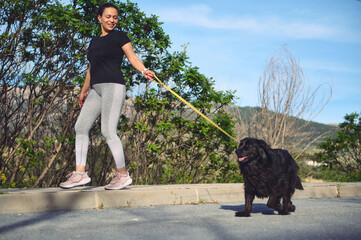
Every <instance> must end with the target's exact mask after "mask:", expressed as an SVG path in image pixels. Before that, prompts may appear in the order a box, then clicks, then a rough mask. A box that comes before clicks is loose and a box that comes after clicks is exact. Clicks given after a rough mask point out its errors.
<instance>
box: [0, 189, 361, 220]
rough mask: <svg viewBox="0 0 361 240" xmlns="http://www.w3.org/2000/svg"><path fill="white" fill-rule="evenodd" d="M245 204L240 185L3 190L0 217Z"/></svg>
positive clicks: (321, 194) (348, 193) (345, 192)
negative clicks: (71, 211) (42, 213)
mask: <svg viewBox="0 0 361 240" xmlns="http://www.w3.org/2000/svg"><path fill="white" fill-rule="evenodd" d="M303 186H304V191H299V190H296V192H295V194H294V195H293V199H306V198H336V197H361V183H303ZM217 202H222V203H225V202H240V203H241V202H242V203H243V202H244V191H243V184H242V183H236V184H187V185H152V186H143V185H133V186H129V187H128V188H126V189H124V190H120V191H106V190H104V187H77V188H73V189H69V190H64V189H60V188H41V189H2V190H0V214H14V213H27V212H46V211H66V210H85V209H102V208H122V207H138V206H155V205H173V204H199V203H217Z"/></svg>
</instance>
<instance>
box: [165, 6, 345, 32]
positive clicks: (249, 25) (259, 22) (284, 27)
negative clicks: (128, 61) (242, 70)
mask: <svg viewBox="0 0 361 240" xmlns="http://www.w3.org/2000/svg"><path fill="white" fill-rule="evenodd" d="M158 14H159V16H160V18H161V21H164V22H176V23H181V24H186V25H192V26H198V27H204V28H208V29H225V30H227V29H228V30H240V31H248V32H250V33H253V34H266V35H271V36H279V37H287V38H292V39H329V38H331V39H332V38H339V37H342V35H343V36H344V34H342V31H341V30H340V29H338V28H336V27H331V24H328V25H323V24H319V23H313V22H309V21H304V20H294V21H289V20H284V19H281V18H280V17H279V16H262V17H259V16H239V17H234V16H218V14H217V12H216V11H212V9H211V8H210V7H208V6H207V5H204V4H202V5H193V6H190V7H186V8H173V9H162V10H160V11H159V12H158Z"/></svg>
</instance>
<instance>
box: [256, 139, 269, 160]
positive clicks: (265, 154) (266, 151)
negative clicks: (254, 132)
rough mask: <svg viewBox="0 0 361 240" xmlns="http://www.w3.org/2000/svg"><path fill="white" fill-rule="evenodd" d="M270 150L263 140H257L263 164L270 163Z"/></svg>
mask: <svg viewBox="0 0 361 240" xmlns="http://www.w3.org/2000/svg"><path fill="white" fill-rule="evenodd" d="M270 150H271V148H270V147H269V146H268V144H267V143H266V142H265V141H263V140H258V152H259V155H260V157H261V158H262V160H263V161H264V162H269V161H271V160H272V159H271V157H270V156H269V152H270Z"/></svg>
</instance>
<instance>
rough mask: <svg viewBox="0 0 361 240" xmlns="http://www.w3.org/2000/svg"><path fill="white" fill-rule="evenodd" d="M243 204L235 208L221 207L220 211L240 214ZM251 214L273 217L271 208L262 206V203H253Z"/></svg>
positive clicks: (229, 206)
mask: <svg viewBox="0 0 361 240" xmlns="http://www.w3.org/2000/svg"><path fill="white" fill-rule="evenodd" d="M244 206H245V205H244V204H243V205H240V206H237V205H221V207H220V209H223V210H231V211H235V212H240V211H242V210H243V209H244ZM252 213H262V214H264V215H273V214H275V213H274V210H273V209H272V208H269V207H267V205H266V204H262V203H254V204H253V205H252Z"/></svg>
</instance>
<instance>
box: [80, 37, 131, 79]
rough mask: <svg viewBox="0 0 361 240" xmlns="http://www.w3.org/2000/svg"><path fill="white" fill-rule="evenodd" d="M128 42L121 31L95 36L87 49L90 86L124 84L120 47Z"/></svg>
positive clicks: (122, 55) (122, 53)
mask: <svg viewBox="0 0 361 240" xmlns="http://www.w3.org/2000/svg"><path fill="white" fill-rule="evenodd" d="M128 42H130V39H129V38H128V36H127V34H126V33H125V32H123V31H115V30H113V31H111V32H110V33H108V34H107V35H105V36H104V37H100V36H96V37H93V39H92V40H91V42H90V45H89V48H88V55H87V57H88V60H89V62H90V64H91V65H90V85H91V86H92V85H94V84H96V83H110V82H111V83H120V84H125V81H124V77H123V73H122V71H121V69H120V66H121V64H122V62H123V58H124V52H123V50H122V47H123V46H124V45H125V44H126V43H128Z"/></svg>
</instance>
